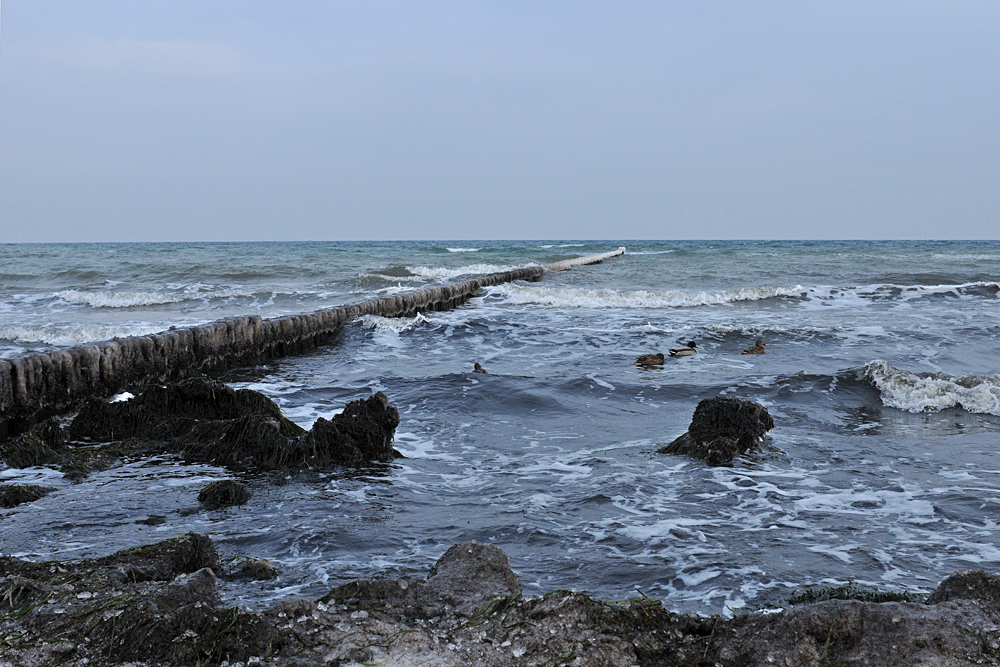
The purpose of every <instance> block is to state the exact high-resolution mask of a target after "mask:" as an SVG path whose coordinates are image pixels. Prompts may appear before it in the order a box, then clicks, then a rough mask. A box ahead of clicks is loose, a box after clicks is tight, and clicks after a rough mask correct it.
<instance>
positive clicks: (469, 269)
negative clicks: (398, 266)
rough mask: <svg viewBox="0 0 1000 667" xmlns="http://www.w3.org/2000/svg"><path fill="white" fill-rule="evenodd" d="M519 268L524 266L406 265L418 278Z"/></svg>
mask: <svg viewBox="0 0 1000 667" xmlns="http://www.w3.org/2000/svg"><path fill="white" fill-rule="evenodd" d="M520 268H524V267H523V266H508V265H498V264H469V265H467V266H460V267H458V268H457V269H449V268H446V267H443V266H407V267H406V270H407V271H409V272H410V273H412V274H413V275H414V276H417V277H418V278H425V279H427V280H442V279H446V278H458V277H459V276H469V275H481V274H486V273H497V272H500V271H513V270H514V269H520Z"/></svg>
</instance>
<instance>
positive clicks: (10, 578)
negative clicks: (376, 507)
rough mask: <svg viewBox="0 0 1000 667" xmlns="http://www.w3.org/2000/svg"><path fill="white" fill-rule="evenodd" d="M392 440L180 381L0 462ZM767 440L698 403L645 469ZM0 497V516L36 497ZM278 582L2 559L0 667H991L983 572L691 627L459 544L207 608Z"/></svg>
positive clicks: (130, 553)
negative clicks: (917, 588)
mask: <svg viewBox="0 0 1000 667" xmlns="http://www.w3.org/2000/svg"><path fill="white" fill-rule="evenodd" d="M398 424H399V413H398V411H397V410H396V408H395V407H393V406H391V405H389V402H388V399H387V398H386V397H385V396H384V395H382V394H375V395H373V396H372V397H371V398H368V399H365V400H359V401H354V402H352V403H349V404H348V405H347V406H346V407H345V410H344V411H343V412H342V413H340V414H338V415H336V416H335V417H333V418H332V419H331V420H329V421H327V420H324V419H320V420H318V421H317V422H316V424H315V425H314V427H313V428H312V430H310V431H308V432H307V431H305V430H303V429H301V428H299V427H298V426H296V425H295V424H293V423H291V422H289V421H288V420H287V419H285V418H284V417H283V415H282V414H281V411H280V410H279V409H278V407H277V406H276V405H275V404H274V403H273V402H272V401H270V400H269V399H267V398H266V397H264V396H263V395H261V394H258V393H257V392H252V391H249V390H239V391H236V390H233V389H232V388H231V387H228V386H226V385H224V384H222V383H219V382H216V381H213V380H209V379H207V378H192V379H187V380H184V381H182V382H178V383H174V384H169V385H159V384H153V385H149V386H147V387H146V388H144V390H143V391H141V392H140V393H139V395H138V396H137V397H132V398H131V399H130V400H127V401H122V402H108V401H102V400H95V401H91V402H89V403H87V404H85V405H84V406H83V407H82V409H81V410H80V411H79V413H78V414H77V415H76V416H75V417H74V418H73V419H72V420H62V421H60V420H58V419H54V418H52V419H49V420H46V421H44V422H41V423H40V424H37V425H36V426H34V427H33V428H31V429H29V430H28V431H26V432H24V433H22V434H20V435H18V436H15V437H13V438H8V439H7V440H6V441H4V442H2V443H0V459H2V460H4V461H6V462H7V464H8V465H11V466H14V467H22V466H28V465H50V466H58V467H60V468H61V469H62V471H63V472H64V473H65V474H67V475H86V474H87V473H88V472H89V471H91V470H96V469H99V468H101V467H106V466H109V465H113V464H114V463H115V462H116V461H117V460H119V459H120V458H122V457H126V456H128V457H144V456H150V455H153V454H163V453H169V454H172V455H175V456H178V457H179V458H181V459H184V460H188V461H195V462H209V463H213V464H217V465H222V466H225V467H227V468H229V469H232V470H257V471H270V470H289V471H294V470H298V469H303V468H314V467H318V468H326V467H330V466H340V465H365V464H366V463H369V462H373V461H391V460H393V459H394V458H396V457H397V456H398V455H399V454H398V452H396V451H395V450H394V449H393V447H392V439H393V434H394V432H395V428H396V426H397V425H398ZM773 427H774V422H773V420H772V419H771V417H770V415H768V413H767V410H766V409H765V408H763V407H762V406H759V405H757V404H755V403H752V402H750V401H745V400H739V399H734V398H721V397H720V398H713V399H706V400H704V401H702V402H701V403H700V404H699V405H698V408H697V410H696V411H695V415H694V418H693V419H692V422H691V426H690V427H689V429H688V431H687V433H685V434H684V435H682V436H681V437H680V438H678V439H677V440H675V441H674V442H673V443H671V445H669V446H667V447H665V448H663V450H661V452H662V453H665V454H679V455H684V456H693V457H696V458H699V459H703V460H705V462H706V463H707V464H709V465H731V464H732V461H733V457H734V456H737V455H742V454H744V453H746V452H749V451H752V450H756V449H759V448H760V447H761V444H762V442H763V438H764V437H765V434H766V433H767V431H769V430H770V429H771V428H773ZM0 490H2V492H3V493H2V494H0V506H4V507H13V506H15V505H17V504H20V503H23V502H33V501H35V500H37V499H38V498H40V497H41V496H42V495H43V494H44V493H45V492H46V489H43V488H41V487H33V486H30V485H10V484H8V485H0ZM248 498H249V494H247V492H246V489H245V488H243V487H241V485H239V484H237V483H235V482H232V481H223V482H216V483H215V484H213V485H210V486H209V487H206V488H205V489H203V490H202V492H201V494H199V501H200V502H202V503H205V504H208V505H217V506H225V505H233V504H240V503H243V502H246V501H247V499H248ZM276 576H278V575H277V573H276V571H275V568H274V567H273V566H271V564H270V563H268V562H267V561H263V560H260V559H255V558H245V559H244V560H243V561H242V562H241V563H239V564H238V565H235V566H233V567H230V568H225V567H223V564H222V561H221V559H220V556H219V553H218V551H217V549H216V547H215V545H214V544H213V543H212V541H211V539H209V538H208V537H206V536H204V535H199V534H194V533H189V534H187V535H184V536H181V537H177V538H173V539H169V540H166V541H163V542H159V543H156V544H152V545H148V546H142V547H139V548H135V549H130V550H127V551H123V552H119V553H116V554H112V555H110V556H106V557H103V558H97V559H90V560H75V561H51V562H41V563H33V562H28V561H23V560H19V559H16V558H13V557H9V556H7V557H0V667H8V666H11V667H13V666H15V665H17V666H20V665H25V666H31V667H35V666H37V667H41V666H42V665H73V666H80V667H82V666H83V665H88V666H100V665H109V666H110V665H130V666H132V667H140V666H149V667H153V666H160V665H225V666H227V667H234V666H236V665H240V666H242V667H246V666H249V665H265V664H266V665H282V666H289V667H290V666H293V665H294V666H301V667H307V666H314V665H315V666H319V665H350V666H352V667H353V666H355V665H371V664H384V665H406V666H413V667H418V666H424V665H427V666H430V665H435V666H436V665H484V666H486V667H506V666H508V665H511V666H513V665H579V666H594V667H597V666H622V667H631V666H632V665H641V666H643V667H657V666H663V667H666V666H674V665H711V666H716V665H719V666H722V667H745V666H752V665H795V666H799V665H801V666H816V667H819V666H821V665H940V666H949V667H951V666H959V665H997V664H1000V577H998V576H995V575H990V574H987V573H985V572H983V571H974V572H968V571H967V572H959V573H956V574H954V575H952V576H950V577H949V578H947V579H946V580H945V581H944V582H943V583H942V584H941V585H940V586H939V587H938V588H937V589H936V590H935V591H934V592H933V593H932V594H931V595H930V596H927V597H923V596H920V595H916V594H908V593H880V592H873V591H869V590H863V589H858V588H854V587H844V588H840V589H828V590H822V591H808V592H807V593H805V594H801V595H798V596H795V597H793V598H792V599H790V600H788V601H786V602H784V603H782V605H781V607H782V608H780V609H770V610H762V611H756V612H750V613H746V614H741V615H738V616H735V617H733V618H725V617H721V616H708V617H706V616H699V615H696V614H678V613H675V612H671V611H669V610H667V609H665V608H664V607H663V606H662V603H661V602H660V601H659V600H656V599H652V598H645V597H643V598H640V599H633V600H627V601H621V602H602V601H598V600H594V599H592V598H590V597H588V596H586V595H583V594H580V593H575V592H571V591H554V592H551V593H549V594H547V595H544V596H541V597H536V598H525V597H523V596H522V592H521V585H520V582H519V581H518V578H517V576H516V575H515V573H514V572H513V571H512V569H511V567H510V565H509V563H508V560H507V556H506V555H505V554H504V553H503V552H502V551H500V550H499V549H498V548H496V547H494V546H488V545H482V544H478V543H475V542H466V543H463V544H460V545H455V546H452V547H451V548H450V549H448V550H447V552H446V553H445V554H444V555H443V556H442V557H441V559H440V560H439V561H438V562H437V563H436V564H435V565H434V567H433V568H432V569H431V570H430V572H429V574H428V576H427V578H426V579H373V580H364V581H355V582H351V583H348V584H345V585H342V586H340V587H338V588H335V589H333V590H331V591H329V592H328V593H327V594H326V595H324V596H323V597H321V598H319V599H318V600H307V599H299V598H287V599H285V600H284V601H282V602H280V603H279V604H277V605H276V606H274V607H272V608H270V609H267V610H264V611H253V610H249V609H245V608H240V607H238V606H232V605H227V604H226V602H225V601H224V600H223V599H222V597H221V595H220V592H219V581H220V579H221V580H226V579H229V580H240V579H242V580H247V579H251V580H269V579H274V578H275V577H276Z"/></svg>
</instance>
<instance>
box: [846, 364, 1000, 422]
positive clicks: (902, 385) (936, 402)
mask: <svg viewBox="0 0 1000 667" xmlns="http://www.w3.org/2000/svg"><path fill="white" fill-rule="evenodd" d="M862 377H863V378H864V379H866V380H868V381H869V382H871V383H872V384H873V385H875V387H876V388H877V389H878V390H879V394H880V395H881V398H882V403H884V404H885V405H888V406H889V407H891V408H898V409H900V410H905V411H907V412H937V411H939V410H944V409H947V408H962V409H963V410H966V411H967V412H976V413H979V414H988V415H998V416H1000V375H990V376H985V377H983V376H977V375H966V376H965V377H960V378H954V377H951V376H949V375H945V374H943V373H932V374H917V373H913V372H910V371H908V370H905V369H902V368H896V367H894V366H892V365H891V364H889V363H888V362H887V361H885V360H883V359H876V360H875V361H872V362H870V363H868V364H867V365H866V366H865V368H864V372H863V375H862Z"/></svg>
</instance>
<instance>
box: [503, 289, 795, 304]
mask: <svg viewBox="0 0 1000 667" xmlns="http://www.w3.org/2000/svg"><path fill="white" fill-rule="evenodd" d="M491 294H493V295H496V296H500V297H502V298H503V299H504V301H505V302H506V303H509V304H513V305H528V304H533V305H541V306H550V307H555V308H684V307H692V306H708V305H715V304H724V303H734V302H737V301H759V300H762V299H771V298H774V297H785V296H793V297H800V296H802V294H803V289H802V287H751V288H746V289H738V290H719V291H707V292H684V291H680V290H668V291H652V290H637V291H623V290H611V289H596V290H592V289H581V288H573V287H537V286H534V285H516V284H506V285H498V286H497V287H494V288H492V289H491Z"/></svg>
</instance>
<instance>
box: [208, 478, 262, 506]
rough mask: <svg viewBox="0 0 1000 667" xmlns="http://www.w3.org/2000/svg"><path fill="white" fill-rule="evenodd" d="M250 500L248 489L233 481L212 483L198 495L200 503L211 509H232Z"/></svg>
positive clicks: (224, 480) (225, 480)
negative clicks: (231, 507) (233, 506)
mask: <svg viewBox="0 0 1000 667" xmlns="http://www.w3.org/2000/svg"><path fill="white" fill-rule="evenodd" d="M248 500H250V491H248V490H247V487H245V486H243V485H242V484H240V483H239V482H236V481H233V480H231V479H223V480H219V481H218V482H212V483H211V484H209V485H208V486H206V487H205V488H204V489H202V490H201V492H200V493H199V494H198V502H201V503H204V504H206V505H209V506H211V507H230V506H232V505H242V504H243V503H245V502H247V501H248Z"/></svg>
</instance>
